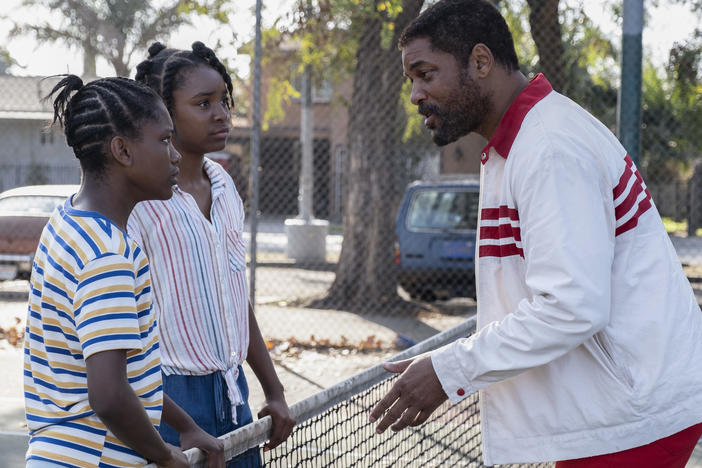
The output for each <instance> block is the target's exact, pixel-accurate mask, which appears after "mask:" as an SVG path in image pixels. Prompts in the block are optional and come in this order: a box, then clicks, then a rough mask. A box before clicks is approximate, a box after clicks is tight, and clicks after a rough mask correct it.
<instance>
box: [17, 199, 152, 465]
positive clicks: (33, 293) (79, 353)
mask: <svg viewBox="0 0 702 468" xmlns="http://www.w3.org/2000/svg"><path fill="white" fill-rule="evenodd" d="M71 199H72V197H71V198H69V199H68V200H67V201H66V203H65V204H64V205H63V206H60V207H59V208H57V210H56V211H54V213H53V214H52V216H51V218H50V220H49V222H48V224H47V225H46V227H45V228H44V231H43V233H42V236H41V240H40V242H39V247H38V249H37V252H36V256H35V258H34V265H33V269H32V277H31V280H30V294H29V311H28V317H27V328H26V337H25V345H24V394H25V408H26V417H27V424H28V427H29V431H30V439H29V449H28V451H27V459H28V460H29V459H32V460H37V461H41V460H47V461H52V462H54V463H59V464H65V465H66V466H79V467H95V466H120V467H122V466H135V465H143V464H145V463H146V460H144V458H142V457H141V456H140V455H138V454H137V453H136V452H134V451H133V450H131V449H130V448H128V447H127V446H125V445H124V444H123V443H122V442H121V441H120V440H119V439H117V438H116V437H115V436H114V435H113V434H112V433H111V432H110V431H109V430H108V429H107V428H106V427H105V425H104V424H103V423H102V421H101V420H100V419H99V418H98V417H97V415H96V414H95V412H94V411H93V410H92V408H91V407H90V403H89V401H88V381H87V374H86V363H85V360H86V359H87V358H88V357H90V356H92V355H93V354H95V353H99V352H102V351H107V350H116V349H124V350H127V377H128V380H129V383H130V385H131V386H132V388H133V389H134V392H135V393H136V394H137V396H138V397H139V398H140V400H141V401H142V403H143V405H144V408H145V409H146V412H147V414H148V416H149V418H150V419H151V422H152V423H153V425H154V426H155V427H158V425H159V424H160V421H161V409H162V404H163V403H162V386H161V372H160V355H159V339H158V332H157V327H156V319H155V314H153V313H152V310H151V280H150V274H149V263H148V260H147V258H146V256H145V255H144V252H143V251H142V250H141V249H140V248H139V246H138V245H137V244H136V243H135V242H134V240H132V239H130V238H129V237H128V236H127V235H126V233H125V232H124V231H122V230H120V229H119V228H118V227H117V226H116V225H115V224H114V223H112V222H111V221H110V220H109V219H107V218H105V217H104V216H102V215H100V214H98V213H94V212H87V211H80V210H76V209H74V208H72V206H71Z"/></svg>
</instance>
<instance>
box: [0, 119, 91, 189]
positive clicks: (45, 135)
mask: <svg viewBox="0 0 702 468" xmlns="http://www.w3.org/2000/svg"><path fill="white" fill-rule="evenodd" d="M46 124H47V122H46V121H43V120H13V119H0V142H2V144H1V145H0V190H7V189H10V188H13V187H18V186H21V185H31V184H50V183H57V184H58V183H61V184H63V183H78V182H79V181H80V166H79V165H78V160H77V159H76V158H75V156H74V155H73V152H72V151H71V149H70V148H69V147H68V145H66V141H65V138H64V136H63V133H62V132H61V130H60V129H58V128H54V129H51V130H48V131H47V130H46Z"/></svg>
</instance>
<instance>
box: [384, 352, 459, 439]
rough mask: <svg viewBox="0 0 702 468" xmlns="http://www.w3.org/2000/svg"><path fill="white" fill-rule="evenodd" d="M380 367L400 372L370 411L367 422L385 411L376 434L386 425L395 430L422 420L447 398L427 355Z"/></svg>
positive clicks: (388, 363)
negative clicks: (388, 389) (398, 376)
mask: <svg viewBox="0 0 702 468" xmlns="http://www.w3.org/2000/svg"><path fill="white" fill-rule="evenodd" d="M383 367H384V368H385V370H387V371H388V372H394V373H402V375H401V376H400V378H399V379H397V381H396V382H395V384H394V385H393V386H392V388H391V389H390V391H388V393H387V394H386V395H385V396H384V397H383V399H382V400H380V401H379V402H378V404H376V405H375V407H374V408H373V409H372V410H371V412H370V422H375V421H377V420H378V418H380V417H381V416H383V413H385V412H386V411H387V413H385V416H383V418H382V419H381V420H380V422H379V423H378V427H377V428H376V432H377V433H378V434H381V433H382V432H385V429H387V428H388V427H390V428H391V429H392V430H393V431H396V432H397V431H399V430H402V429H404V428H406V427H407V426H419V425H420V424H423V423H424V422H425V421H426V420H427V419H428V418H429V415H431V413H433V412H434V410H436V408H438V407H439V406H440V405H441V404H442V403H443V402H444V401H446V399H447V398H448V396H447V395H446V393H445V392H444V389H443V388H442V387H441V382H439V378H438V377H437V376H436V372H434V366H433V365H432V363H431V357H429V356H424V357H420V358H415V359H408V360H406V361H399V362H386V363H383ZM391 424H392V426H390V425H391Z"/></svg>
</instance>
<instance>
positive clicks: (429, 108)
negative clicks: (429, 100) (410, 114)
mask: <svg viewBox="0 0 702 468" xmlns="http://www.w3.org/2000/svg"><path fill="white" fill-rule="evenodd" d="M417 112H419V113H420V114H422V115H423V116H424V117H428V116H429V114H434V115H441V110H440V109H439V108H438V107H437V106H435V105H433V104H425V103H423V102H422V103H420V104H419V105H418V106H417Z"/></svg>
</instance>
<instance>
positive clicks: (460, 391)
mask: <svg viewBox="0 0 702 468" xmlns="http://www.w3.org/2000/svg"><path fill="white" fill-rule="evenodd" d="M483 154H485V153H483ZM456 394H457V395H458V396H463V395H465V394H466V391H465V390H463V389H462V388H459V389H458V390H456Z"/></svg>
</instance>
